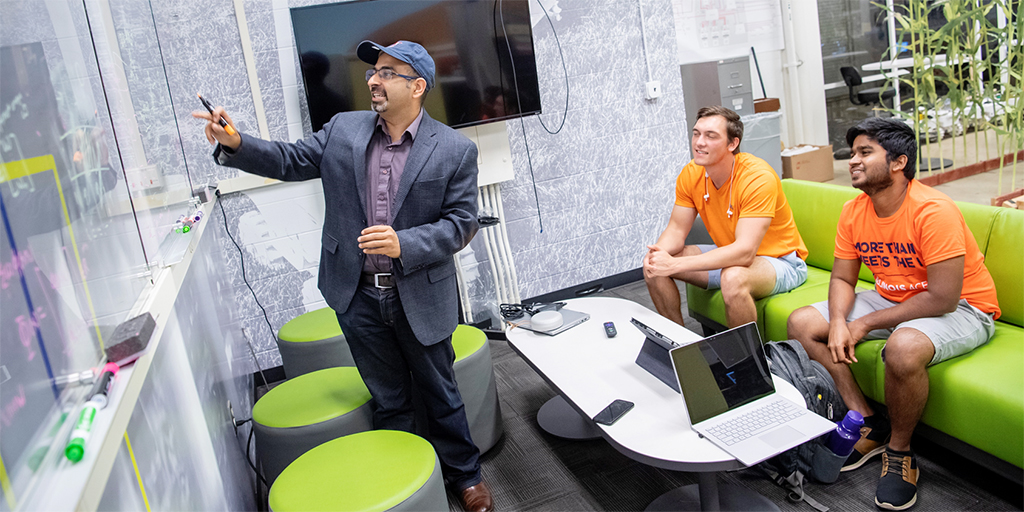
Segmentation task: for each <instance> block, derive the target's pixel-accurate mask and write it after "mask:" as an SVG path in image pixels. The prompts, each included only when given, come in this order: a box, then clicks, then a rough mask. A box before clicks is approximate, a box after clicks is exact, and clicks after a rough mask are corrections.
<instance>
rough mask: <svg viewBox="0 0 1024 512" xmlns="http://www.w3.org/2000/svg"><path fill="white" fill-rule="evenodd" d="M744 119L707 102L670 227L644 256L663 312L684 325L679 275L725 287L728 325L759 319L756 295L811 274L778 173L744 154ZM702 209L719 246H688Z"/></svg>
mask: <svg viewBox="0 0 1024 512" xmlns="http://www.w3.org/2000/svg"><path fill="white" fill-rule="evenodd" d="M742 139H743V122H742V121H740V117H739V116H738V115H737V114H736V113H735V112H733V111H732V110H729V109H727V108H725V107H717V106H716V107H704V108H702V109H700V110H699V111H698V112H697V122H696V123H694V126H693V139H692V143H691V148H692V150H693V160H691V161H690V162H689V163H688V164H686V166H685V167H683V170H682V172H680V173H679V178H678V179H677V180H676V202H675V207H674V208H673V209H672V216H671V218H669V222H668V227H666V228H665V231H664V232H662V233H661V236H660V237H658V241H657V243H655V244H654V245H648V246H647V248H648V252H647V254H646V255H645V256H644V261H643V268H644V280H645V281H646V282H647V290H648V292H650V294H651V299H652V300H653V301H654V306H655V307H656V308H657V310H658V313H660V314H661V315H662V316H664V317H666V318H668V319H669V320H672V321H674V322H676V323H678V324H679V325H683V314H682V311H680V306H681V301H680V297H679V289H678V288H677V287H676V283H675V280H676V279H679V280H681V281H685V282H687V283H691V284H694V285H696V286H700V287H702V288H706V289H717V288H721V289H722V298H723V299H724V302H725V316H726V320H727V322H728V324H729V327H736V326H737V325H743V324H745V323H748V322H753V321H755V320H757V310H756V309H755V307H754V300H755V299H759V298H761V297H765V296H768V295H771V294H775V293H782V292H786V291H789V290H792V289H793V288H796V287H797V286H800V285H801V284H803V282H804V281H806V280H807V265H806V264H805V263H804V260H805V259H806V258H807V247H806V246H805V245H804V242H803V239H801V238H800V233H799V232H798V231H797V229H796V222H794V221H793V212H792V210H790V208H789V203H788V202H786V195H785V194H784V193H783V192H782V182H781V181H780V180H779V176H778V175H777V174H776V173H775V171H774V170H773V169H772V168H771V166H770V165H768V163H767V162H765V161H764V160H761V159H760V158H757V157H756V156H754V155H751V154H749V153H740V151H739V147H740V141H741V140H742ZM697 215H700V217H701V219H702V220H703V222H704V226H705V227H706V228H707V230H708V234H709V235H711V240H712V241H714V242H715V243H714V245H711V244H708V245H685V241H686V236H687V235H688V234H689V233H690V228H691V227H693V222H694V220H695V219H696V218H697Z"/></svg>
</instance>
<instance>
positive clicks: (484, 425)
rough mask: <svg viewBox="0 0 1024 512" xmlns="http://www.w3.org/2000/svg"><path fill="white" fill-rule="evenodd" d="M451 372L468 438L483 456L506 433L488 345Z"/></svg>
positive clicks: (457, 364)
mask: <svg viewBox="0 0 1024 512" xmlns="http://www.w3.org/2000/svg"><path fill="white" fill-rule="evenodd" d="M454 369H455V382H456V384H458V386H459V394H461V395H462V403H463V404H465V406H466V420H467V421H468V422H469V434H470V437H472V438H473V444H475V445H476V447H477V449H478V450H480V453H484V452H486V451H487V450H490V449H491V448H493V447H494V445H495V444H497V443H498V440H499V439H501V436H502V434H504V433H505V428H504V426H503V424H502V422H501V406H500V405H499V403H498V389H497V385H496V384H495V381H494V366H493V365H492V363H491V347H490V345H488V344H487V343H486V342H484V346H483V347H482V348H480V350H477V351H476V352H474V353H472V354H470V355H468V356H466V357H465V358H463V359H461V360H459V361H456V362H455V365H454Z"/></svg>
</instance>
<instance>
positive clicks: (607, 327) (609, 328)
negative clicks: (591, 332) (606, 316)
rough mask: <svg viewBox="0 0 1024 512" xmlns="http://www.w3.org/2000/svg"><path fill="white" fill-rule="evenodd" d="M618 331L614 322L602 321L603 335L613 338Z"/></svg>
mask: <svg viewBox="0 0 1024 512" xmlns="http://www.w3.org/2000/svg"><path fill="white" fill-rule="evenodd" d="M618 333H619V332H618V331H616V330H615V324H614V323H612V322H605V323H604V335H605V336H608V337H609V338H614V337H615V335H616V334H618Z"/></svg>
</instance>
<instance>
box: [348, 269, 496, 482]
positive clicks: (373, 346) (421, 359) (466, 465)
mask: <svg viewBox="0 0 1024 512" xmlns="http://www.w3.org/2000/svg"><path fill="white" fill-rule="evenodd" d="M338 322H339V323H340V324H341V331H342V332H343V333H344V334H345V339H346V340H347V341H348V345H349V348H350V349H351V351H352V358H353V359H355V362H356V367H357V368H358V369H359V374H360V376H362V378H363V382H365V383H366V387H367V388H368V389H369V390H370V394H371V395H373V401H374V403H375V408H374V412H373V426H374V428H377V429H388V430H402V431H405V432H413V433H415V432H414V430H415V429H414V426H415V421H414V413H413V402H412V400H413V390H412V388H413V382H415V383H416V388H417V391H418V394H419V396H420V397H421V399H422V400H423V405H424V407H425V408H426V411H427V429H428V432H429V435H428V436H427V438H428V440H429V441H430V443H431V444H432V445H433V446H434V450H435V451H436V452H437V458H438V459H440V461H441V471H442V473H443V474H444V478H445V480H446V481H447V482H448V484H449V485H450V486H452V487H453V488H455V489H456V490H462V489H465V488H467V487H470V486H473V485H476V484H478V483H480V464H479V463H478V459H479V457H480V452H479V450H477V448H476V445H474V444H473V440H472V438H470V435H469V423H468V422H467V420H466V410H465V406H463V404H462V396H461V395H460V394H459V388H458V387H457V386H456V384H455V371H454V370H453V369H452V364H454V362H455V351H454V350H453V349H452V340H451V337H450V336H449V337H448V338H447V339H445V340H442V341H440V342H438V343H434V344H433V345H429V346H424V345H423V344H422V343H420V342H419V340H417V339H416V335H415V334H414V333H413V332H412V328H411V327H409V322H408V321H407V320H406V318H405V310H403V309H402V301H401V299H399V297H398V289H397V288H391V289H387V290H380V289H377V288H375V287H373V286H367V285H360V286H359V290H358V291H356V295H355V297H353V299H352V304H351V305H350V306H349V307H348V311H346V312H345V313H342V314H339V315H338ZM427 341H434V340H427Z"/></svg>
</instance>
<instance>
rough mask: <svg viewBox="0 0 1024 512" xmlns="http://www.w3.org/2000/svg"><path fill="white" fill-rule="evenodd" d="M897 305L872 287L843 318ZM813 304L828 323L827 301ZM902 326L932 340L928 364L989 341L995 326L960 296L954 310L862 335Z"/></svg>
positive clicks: (881, 334) (873, 336)
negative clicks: (933, 346)
mask: <svg viewBox="0 0 1024 512" xmlns="http://www.w3.org/2000/svg"><path fill="white" fill-rule="evenodd" d="M897 304H899V303H898V302H893V301H891V300H889V299H886V298H885V297H882V296H881V295H879V294H878V292H877V291H875V290H868V291H863V292H858V293H857V296H856V300H854V303H853V309H852V310H850V314H849V315H847V317H846V321H847V322H852V321H853V320H856V319H858V318H860V317H862V316H864V315H866V314H868V313H872V312H875V311H879V310H882V309H887V308H891V307H893V306H895V305H897ZM812 305H813V306H814V309H816V310H818V312H819V313H821V316H823V317H825V321H826V322H828V321H829V318H828V301H825V302H818V303H816V304H812ZM904 327H910V328H913V329H917V330H918V331H921V332H922V333H924V335H925V336H927V337H928V339H929V340H931V342H932V345H935V355H934V356H933V357H932V362H931V363H929V365H932V364H935V363H938V362H942V361H945V360H946V359H951V358H954V357H956V356H959V355H963V354H966V353H968V352H970V351H972V350H974V349H976V348H978V347H980V346H982V345H984V344H985V343H988V340H989V339H990V338H992V335H993V334H994V333H995V329H996V326H995V322H994V321H993V320H992V315H990V314H988V313H984V312H982V311H981V310H980V309H978V308H976V307H974V306H972V305H970V304H968V303H967V301H966V300H963V299H961V300H960V303H959V304H958V305H957V307H956V311H953V312H952V313H947V314H945V315H942V316H933V317H926V318H917V319H914V320H908V321H906V322H903V323H901V324H899V325H897V326H896V327H894V328H892V329H875V330H873V331H871V332H869V333H868V334H867V335H866V336H864V339H866V340H883V339H886V338H888V337H889V335H890V334H892V333H893V332H896V330H897V329H902V328H904ZM883 354H884V353H883Z"/></svg>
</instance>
